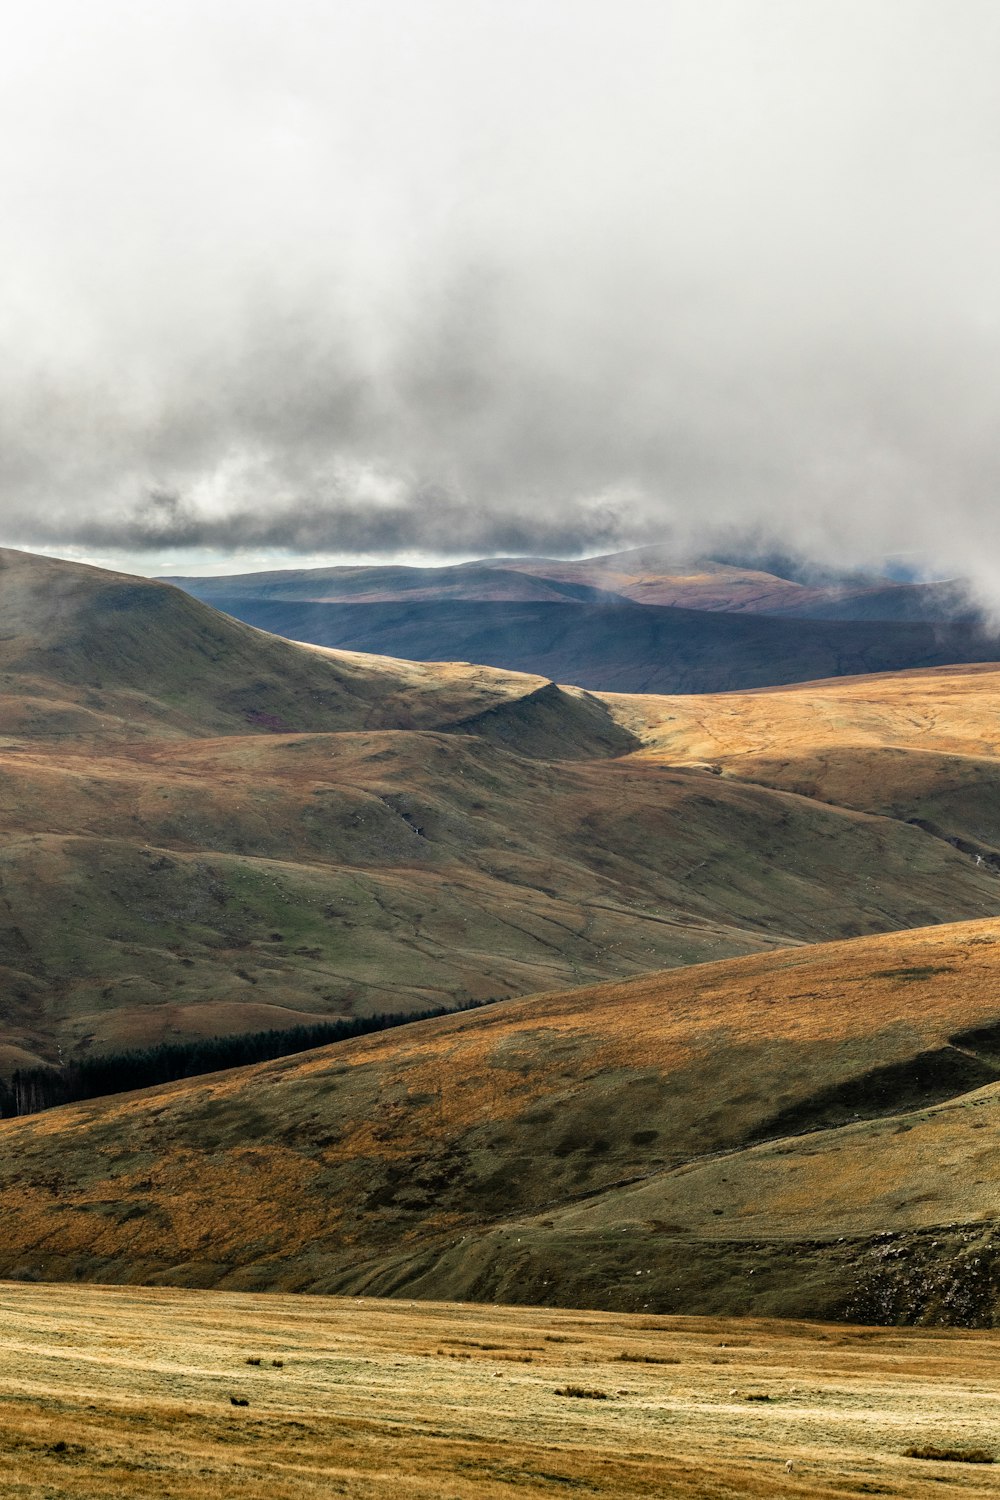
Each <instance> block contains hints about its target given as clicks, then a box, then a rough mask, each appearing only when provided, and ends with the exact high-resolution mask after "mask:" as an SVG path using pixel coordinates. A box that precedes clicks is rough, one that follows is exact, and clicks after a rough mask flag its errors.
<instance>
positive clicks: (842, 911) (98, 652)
mask: <svg viewBox="0 0 1000 1500" xmlns="http://www.w3.org/2000/svg"><path fill="white" fill-rule="evenodd" d="M0 585H2V587H0V827H2V829H3V834H4V838H3V841H2V847H0V890H2V899H0V1023H2V1027H3V1033H2V1046H0V1066H2V1068H3V1069H4V1071H5V1072H9V1071H11V1070H12V1069H13V1068H15V1067H17V1066H19V1065H30V1064H32V1063H37V1062H38V1061H39V1060H42V1061H48V1062H54V1061H56V1060H57V1059H58V1057H59V1055H60V1051H61V1053H62V1055H63V1056H64V1057H65V1056H72V1055H74V1054H76V1055H82V1054H84V1053H86V1052H87V1051H107V1050H122V1049H127V1048H130V1047H131V1048H143V1047H147V1046H150V1045H155V1044H157V1043H159V1042H162V1041H170V1040H173V1039H185V1038H199V1037H205V1036H211V1035H216V1034H221V1035H226V1034H233V1033H239V1032H248V1031H260V1030H267V1029H276V1028H281V1027H293V1026H298V1025H308V1024H311V1023H312V1022H314V1021H315V1020H317V1019H318V1018H324V1017H338V1016H350V1015H362V1016H363V1015H365V1014H370V1013H371V1012H373V1011H374V1012H382V1011H396V1012H403V1013H405V1012H407V1011H411V1012H412V1011H422V1010H427V1009H432V1008H434V1007H436V1006H439V1005H449V1004H460V1003H462V1002H463V1001H466V1000H469V999H490V998H494V997H508V996H511V995H518V994H526V993H531V992H533V991H538V990H543V989H554V988H561V987H564V986H567V985H580V984H586V983H590V982H593V981H596V980H600V979H624V978H628V977H631V976H634V975H636V974H640V973H643V972H646V971H649V970H655V969H661V968H664V967H670V966H675V965H678V964H686V963H691V962H698V961H703V960H706V959H712V958H722V957H726V956H730V955H734V954H739V953H747V952H754V951H768V950H771V949H773V948H775V947H778V946H782V945H786V944H788V943H809V942H815V941H817V940H822V939H826V938H836V937H846V936H852V935H855V934H861V933H870V932H877V931H882V930H886V929H889V928H898V927H913V926H919V925H921V924H925V923H928V922H934V921H940V920H956V919H960V918H968V917H976V916H982V915H987V914H991V913H993V912H994V911H996V910H997V903H998V889H997V885H996V875H995V874H994V872H993V870H992V869H991V868H988V867H984V866H983V865H981V864H978V863H977V861H976V859H975V857H974V856H973V855H972V854H971V853H970V852H968V851H967V850H965V849H963V848H955V847H953V845H952V844H951V843H949V842H948V841H947V840H946V839H944V838H940V837H936V836H934V834H933V833H928V831H927V830H926V829H924V828H918V827H915V826H911V824H909V823H908V822H907V821H906V818H905V817H904V816H903V815H902V814H901V815H900V816H893V815H891V814H890V815H883V810H882V809H881V808H868V807H861V806H856V805H854V804H849V805H844V806H841V805H835V804H834V803H833V802H832V801H830V800H829V799H828V800H826V801H823V800H820V799H819V798H817V797H804V796H802V795H801V794H800V789H799V786H798V784H797V783H796V784H795V785H793V786H791V787H790V788H788V787H785V786H783V785H779V784H778V782H777V780H776V779H775V778H772V781H773V782H774V784H764V783H765V780H766V777H765V776H764V775H763V773H761V775H760V776H758V777H757V778H756V779H755V778H754V776H753V775H750V774H747V775H742V776H741V777H740V778H737V776H736V775H733V776H729V775H720V776H710V775H707V774H706V772H705V769H704V767H703V766H699V764H697V755H692V747H691V745H690V744H688V745H686V746H680V747H678V746H677V745H676V744H675V743H674V741H673V740H671V739H670V737H669V736H668V737H667V739H666V740H664V739H663V736H662V726H663V724H664V723H666V722H667V721H668V719H669V716H670V715H672V714H673V715H677V714H681V715H683V714H684V713H685V712H688V711H689V710H688V709H686V708H685V706H684V704H685V700H664V699H653V700H650V699H643V700H633V699H624V700H617V699H613V698H609V699H607V700H600V699H598V698H595V697H594V696H593V695H590V694H586V693H581V692H579V691H578V690H576V689H572V688H558V687H556V686H555V685H554V684H551V683H545V682H544V681H542V680H541V679H538V678H532V677H518V676H516V675H515V674H511V673H506V672H501V671H495V670H492V669H489V668H480V667H475V666H469V665H467V664H464V665H463V664H461V663H459V664H450V665H449V664H444V665H439V666H427V665H423V666H421V665H416V664H413V663H406V662H398V661H391V660H385V659H379V658H365V657H358V656H353V655H350V654H349V653H330V652H323V651H318V650H315V649H311V648H306V647H301V646H296V645H294V644H292V643H291V642H288V641H281V640H278V639H276V638H275V637H272V636H267V635H264V634H262V633H261V632H258V631H254V630H251V629H250V628H248V627H247V626H244V625H240V624H238V623H237V622H236V621H233V620H228V619H226V618H225V617H224V616H222V615H219V614H217V613H216V612H215V611H214V610H211V609H209V608H207V607H206V606H205V605H203V604H200V603H198V602H197V601H196V600H194V599H192V598H189V597H188V596H186V595H184V594H182V593H181V592H179V591H178V590H176V589H172V588H169V587H166V586H164V585H162V584H156V583H151V582H149V581H147V580H141V579H131V578H128V577H126V576H124V575H118V574H111V573H106V572H103V571H101V570H99V569H94V568H85V567H80V566H77V565H74V564H68V563H62V562H58V561H55V560H53V559H48V558H32V557H30V556H28V555H26V554H23V553H14V552H3V553H0ZM968 681H969V682H970V683H971V684H972V685H973V686H972V689H970V696H975V697H976V702H977V708H976V710H975V711H977V712H979V714H980V715H981V716H983V715H985V716H988V713H989V704H990V702H991V701H992V697H991V695H994V696H995V691H996V687H995V682H994V681H993V679H992V678H990V677H988V676H986V675H983V676H976V674H971V675H970V676H969V678H968ZM977 688H978V690H979V691H978V694H977V693H976V691H975V690H976V689H977ZM780 696H781V695H776V697H777V698H780ZM706 701H707V700H696V707H698V708H699V710H700V708H701V705H703V704H705V703H706ZM714 701H718V702H722V703H723V704H724V703H725V702H726V701H727V700H713V702H714ZM750 701H752V700H750ZM782 701H783V700H782ZM804 701H805V700H803V702H804ZM942 703H943V708H942V713H941V717H940V722H939V723H938V725H937V727H936V729H935V732H934V735H932V736H931V738H932V740H934V742H935V743H937V742H940V744H941V745H942V746H945V747H947V744H948V743H949V741H948V734H949V733H950V730H949V727H948V726H949V718H948V713H949V711H950V710H949V708H948V704H947V702H946V701H945V700H944V699H942ZM806 707H808V705H806ZM708 711H710V706H709V709H706V710H705V712H708ZM719 712H724V710H719ZM970 712H972V710H970ZM735 728H738V724H737V725H735V726H733V731H732V732H734V731H735ZM727 732H731V731H727ZM890 732H894V731H891V730H889V729H887V730H886V733H890ZM658 747H659V748H658ZM695 748H696V747H695ZM671 758H673V759H674V760H675V761H682V762H684V763H683V764H679V765H678V764H670V761H671ZM692 760H694V763H693V764H692V763H691V762H692ZM962 764H963V766H964V765H965V762H963V763H962ZM744 769H745V768H744ZM752 769H753V768H751V770H752ZM963 774H964V773H963ZM955 785H956V787H957V786H958V774H957V773H956V778H955ZM873 813H874V814H875V815H873Z"/></svg>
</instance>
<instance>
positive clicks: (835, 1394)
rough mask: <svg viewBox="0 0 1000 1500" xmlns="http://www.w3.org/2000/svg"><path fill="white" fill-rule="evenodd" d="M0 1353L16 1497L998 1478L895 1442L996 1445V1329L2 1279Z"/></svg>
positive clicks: (850, 1487) (954, 1488)
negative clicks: (580, 1393)
mask: <svg viewBox="0 0 1000 1500" xmlns="http://www.w3.org/2000/svg"><path fill="white" fill-rule="evenodd" d="M0 1356H2V1365H0V1463H2V1469H0V1495H3V1496H4V1497H7V1496H11V1497H13V1496H18V1497H23V1500H43V1497H44V1500H55V1497H58V1500H119V1497H121V1500H128V1497H132V1496H134V1497H143V1500H146V1497H152V1496H156V1497H157V1500H204V1497H205V1496H211V1497H213V1500H215V1497H236V1496H240V1497H243V1500H312V1497H316V1500H321V1497H322V1500H326V1497H328V1496H333V1495H341V1496H347V1497H350V1500H400V1497H404V1496H405V1497H407V1500H410V1497H413V1500H420V1497H426V1500H502V1497H505V1496H510V1495H516V1496H518V1497H525V1500H527V1497H532V1500H535V1497H537V1500H542V1497H553V1496H561V1495H566V1494H580V1495H593V1496H601V1497H607V1500H624V1497H629V1500H632V1497H635V1496H639V1495H643V1496H656V1497H664V1500H666V1497H677V1500H736V1497H754V1500H772V1497H775V1496H783V1495H787V1496H790V1497H791V1496H795V1497H797V1496H810V1497H828V1500H834V1497H836V1500H840V1497H843V1496H851V1495H857V1496H861V1495H885V1496H898V1497H914V1500H916V1497H923V1496H931V1495H933V1496H938V1497H948V1496H965V1495H968V1496H975V1495H982V1496H985V1495H990V1494H995V1493H996V1485H997V1470H996V1468H995V1467H993V1466H991V1465H987V1464H972V1463H966V1462H959V1461H935V1460H931V1461H928V1460H922V1459H914V1458H907V1457H904V1453H905V1451H906V1449H907V1448H910V1447H921V1446H937V1447H939V1448H945V1449H957V1450H965V1451H968V1450H976V1449H979V1450H984V1451H986V1452H987V1453H988V1454H990V1455H995V1456H997V1457H998V1458H1000V1438H998V1431H997V1420H996V1417H997V1399H998V1398H997V1385H998V1378H1000V1335H994V1334H992V1333H967V1332H964V1333H955V1332H948V1333H944V1332H936V1333H927V1332H923V1331H921V1332H915V1331H900V1330H895V1329H893V1330H872V1329H864V1328H857V1327H850V1326H845V1327H839V1328H830V1327H823V1326H821V1325H818V1324H808V1323H780V1322H771V1321H764V1320H753V1321H747V1322H744V1323H741V1324H739V1325H736V1326H735V1327H734V1325H733V1324H731V1323H726V1322H723V1321H719V1320H713V1319H702V1318H653V1317H648V1316H645V1317H635V1316H632V1317H629V1316H625V1315H621V1314H617V1315H615V1314H606V1313H593V1312H561V1311H553V1310H548V1309H546V1310H541V1309H537V1308H518V1309H514V1308H505V1307H489V1308H484V1307H470V1306H467V1305H465V1306H463V1305H458V1304H448V1303H439V1304H429V1303H420V1302H408V1303H386V1302H379V1301H372V1300H368V1299H361V1298H350V1299H341V1298H305V1299H303V1298H295V1297H288V1296H267V1297H264V1296H252V1295H243V1296H240V1295H227V1294H219V1293H204V1292H188V1293H181V1292H177V1291H167V1290H163V1289H149V1288H142V1289H140V1288H116V1289H111V1288H94V1287H79V1286H43V1285H35V1286H14V1285H11V1284H3V1285H0ZM248 1360H253V1361H259V1363H253V1364H250V1363H248ZM276 1361H277V1362H279V1363H275V1362H276ZM567 1387H578V1388H583V1389H585V1390H589V1391H602V1392H604V1393H605V1395H606V1397H607V1399H604V1400H600V1399H593V1398H588V1397H582V1398H577V1397H568V1396H561V1395H559V1394H557V1393H558V1392H559V1391H560V1390H564V1389H566V1388H567ZM234 1396H235V1397H236V1398H237V1399H238V1400H242V1401H245V1402H246V1403H247V1404H246V1405H245V1406H234V1405H233V1404H232V1401H231V1398H232V1397H234ZM789 1462H790V1463H791V1464H792V1468H791V1470H789V1469H788V1468H787V1467H786V1466H787V1465H788V1464H789Z"/></svg>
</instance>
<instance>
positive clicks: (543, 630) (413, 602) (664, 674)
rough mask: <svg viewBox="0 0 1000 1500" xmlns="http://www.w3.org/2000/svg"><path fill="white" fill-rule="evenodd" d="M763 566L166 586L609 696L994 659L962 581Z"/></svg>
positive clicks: (628, 566)
mask: <svg viewBox="0 0 1000 1500" xmlns="http://www.w3.org/2000/svg"><path fill="white" fill-rule="evenodd" d="M769 561H770V563H771V566H772V567H773V568H775V569H778V568H781V569H782V570H783V571H782V572H777V571H775V572H768V571H765V569H764V568H763V566H746V565H742V566H741V565H740V564H738V563H736V562H735V561H729V562H717V561H715V560H713V559H710V558H700V559H697V560H694V561H691V562H686V563H685V562H680V563H679V562H678V561H677V560H676V558H675V557H673V556H671V554H670V553H669V551H667V550H666V549H663V548H641V549H638V550H635V551H627V552H621V553H613V554H610V555H606V556H601V557H594V558H587V559H584V560H583V561H562V560H558V559H553V558H532V557H526V558H497V559H492V560H488V561H481V562H477V563H465V564H459V565H456V566H453V567H450V568H401V567H381V568H373V567H367V568H363V567H358V568H316V569H301V570H296V569H286V570H282V571H279V572H272V573H260V574H249V575H236V576H222V577H217V578H177V579H174V580H173V582H175V583H177V584H179V585H180V586H181V587H183V588H185V589H186V590H188V591H189V592H190V593H192V594H194V595H195V596H196V597H197V598H199V599H202V600H205V601H207V602H209V603H211V604H213V605H215V606H216V607H217V608H219V609H222V610H225V611H226V612H227V613H228V614H231V615H234V616H235V617H236V618H237V619H240V620H245V621H247V622H248V623H249V624H252V625H256V626H258V627H259V628H261V629H263V630H268V631H273V632H275V633H276V634H278V635H284V636H288V637H290V638H291V639H293V640H300V641H310V642H313V643H314V644H316V645H321V646H328V647H339V648H343V649H347V650H354V651H367V652H374V653H382V654H387V655H390V656H401V657H407V658H411V659H413V660H417V661H422V660H427V661H480V662H487V663H489V664H491V665H493V666H499V667H505V668H508V669H511V670H515V671H522V672H537V673H541V674H542V675H544V676H546V677H552V678H554V679H555V680H557V681H559V682H573V683H576V684H578V685H579V686H581V687H586V688H590V689H594V690H600V691H607V692H654V693H678V692H681V693H686V692H719V691H730V690H732V689H734V688H750V687H768V686H776V685H779V684H781V683H787V682H803V681H807V680H809V679H810V678H821V677H837V676H844V675H845V674H851V673H863V672H883V671H894V670H900V669H905V668H908V667H916V666H939V665H944V664H946V663H949V662H962V661H968V662H973V661H990V660H993V659H995V658H996V657H997V656H1000V640H998V639H997V638H996V637H995V635H993V634H992V632H991V631H990V629H989V627H988V625H987V624H986V622H985V621H984V620H983V619H982V617H981V616H980V614H979V612H978V611H977V610H976V608H975V607H974V605H973V604H972V603H971V602H970V599H969V596H968V593H967V591H966V590H964V589H962V588H960V587H959V586H957V585H955V584H948V583H942V584H914V583H896V582H892V581H890V580H888V579H886V578H885V577H880V576H878V575H877V574H875V575H873V574H861V575H859V574H857V573H854V572H851V573H836V572H834V571H832V570H830V569H826V570H822V571H820V570H810V569H808V568H804V567H803V566H802V565H801V564H798V565H796V564H795V563H793V562H791V561H790V560H789V559H781V558H771V559H769Z"/></svg>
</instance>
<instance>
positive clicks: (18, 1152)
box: [0, 920, 1000, 1323]
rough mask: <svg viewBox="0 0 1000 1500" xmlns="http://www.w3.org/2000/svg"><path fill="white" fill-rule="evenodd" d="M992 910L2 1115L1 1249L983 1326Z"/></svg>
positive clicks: (992, 1223)
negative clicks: (39, 1111)
mask: <svg viewBox="0 0 1000 1500" xmlns="http://www.w3.org/2000/svg"><path fill="white" fill-rule="evenodd" d="M998 949H1000V921H997V920H990V921H986V922H978V923H969V924H956V925H952V926H945V927H938V928H933V929H925V930H922V931H916V932H908V933H903V934H890V935H883V936H879V937H874V938H861V939H856V940H853V941H849V942H842V943H836V944H820V945H816V946H814V947H810V948H807V949H802V948H800V949H792V950H788V949H786V950H782V951H780V952H776V953H771V954H766V955H758V956H754V957H749V958H743V959H737V960H729V961H726V962H722V963H713V964H707V965H698V966H695V967H691V968H687V969H683V970H678V971H675V972H673V973H671V974H660V975H650V976H647V977H645V978H642V979H637V980H633V981H629V982H627V983H625V984H614V985H603V986H599V987H597V988H593V989H587V990H583V991H580V990H576V991H569V992H560V993H555V994H552V993H550V994H545V995H540V996H537V997H532V998H529V999H525V1000H519V1001H511V1002H508V1003H507V1004H505V1005H503V1006H498V1007H492V1008H490V1009H488V1010H485V1011H480V1012H476V1013H473V1014H467V1015H464V1016H461V1017H450V1018H446V1019H442V1020H437V1021H428V1022H422V1023H419V1024H416V1025H414V1026H411V1027H409V1028H406V1029H405V1031H402V1032H400V1031H396V1032H394V1033H391V1034H383V1035H381V1036H378V1037H374V1038H365V1039H362V1040H358V1041H355V1042H347V1043H342V1044H339V1045H337V1046H333V1047H329V1048H324V1049H321V1050H319V1051H316V1052H313V1053H310V1054H306V1055H304V1056H300V1057H296V1058H286V1059H283V1060H281V1061H278V1062H273V1063H268V1064H262V1065H259V1066H257V1067H254V1068H250V1069H239V1070H235V1071H232V1072H230V1073H227V1074H218V1075H215V1076H213V1077H210V1078H203V1079H198V1080H194V1081H188V1082H186V1083H182V1084H174V1085H169V1086H165V1087H162V1088H160V1089H156V1090H151V1091H147V1092H146V1093H144V1094H136V1095H131V1096H124V1097H118V1098H115V1099H111V1100H104V1101H96V1102H93V1103H90V1104H86V1105H76V1106H69V1107H65V1108H63V1109H60V1110H54V1111H51V1112H49V1113H48V1114H44V1115H39V1116H33V1117H26V1118H23V1119H20V1120H13V1121H8V1122H5V1124H4V1126H3V1131H4V1135H5V1144H6V1147H7V1149H6V1151H5V1152H4V1154H3V1159H2V1162H0V1192H2V1201H3V1203H4V1205H5V1207H6V1209H7V1218H6V1224H7V1229H6V1231H5V1235H4V1242H3V1245H2V1247H0V1273H2V1274H4V1275H8V1276H10V1275H14V1276H18V1275H20V1276H25V1275H32V1276H36V1275H37V1276H41V1277H44V1278H52V1279H75V1278H84V1279H97V1280H102V1279H104V1280H135V1279H141V1280H144V1281H153V1282H157V1283H167V1284H172V1285H181V1286H219V1287H227V1288H230V1289H243V1290H251V1289H267V1288H273V1289H278V1288H280V1289H290V1290H313V1291H341V1292H350V1293H355V1294H356V1293H359V1292H369V1293H371V1292H374V1293H377V1294H381V1295H405V1296H425V1297H432V1298H460V1299H467V1300H498V1301H506V1302H521V1303H532V1304H545V1303H550V1304H557V1305H564V1306H565V1305H576V1306H591V1307H610V1308H617V1309H621V1310H635V1311H642V1310H644V1309H645V1310H648V1311H654V1312H658V1313H662V1312H676V1311H684V1312H706V1313H707V1312H714V1313H718V1314H733V1313H741V1314H742V1313H755V1314H756V1313H766V1314H768V1315H784V1316H821V1317H845V1316H846V1317H851V1318H855V1319H861V1318H864V1319H865V1320H866V1321H872V1322H877V1321H896V1320H900V1321H928V1322H941V1323H948V1322H966V1323H969V1322H971V1323H989V1322H992V1321H993V1320H994V1319H995V1317H996V1316H997V1311H998V1303H1000V1283H998V1282H997V1280H996V1275H995V1271H994V1266H995V1256H996V1251H997V1245H998V1240H997V1223H998V1219H1000V1180H998V1178H997V1174H996V1153H995V1145H994V1142H995V1137H996V1123H997V1121H996V1118H995V1117H996V1116H997V1111H998V1110H1000V998H998V992H997V987H996V974H997V954H998Z"/></svg>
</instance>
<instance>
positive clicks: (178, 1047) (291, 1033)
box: [0, 1000, 495, 1119]
mask: <svg viewBox="0 0 1000 1500" xmlns="http://www.w3.org/2000/svg"><path fill="white" fill-rule="evenodd" d="M494 1003H495V1002H494V1001H492V1000H467V1001H465V1002H463V1003H462V1004H461V1005H457V1006H448V1005H438V1006H435V1007H434V1008H433V1009H431V1010H422V1011H417V1012H411V1013H410V1014H408V1015H400V1014H399V1013H398V1012H382V1013H380V1014H378V1015H373V1016H351V1017H349V1018H344V1019H342V1020H337V1021H316V1022H313V1023H312V1024H311V1025H307V1026H289V1027H286V1028H284V1029H279V1028H275V1029H274V1030H271V1031H252V1032H248V1033H246V1034H245V1035H242V1036H212V1037H205V1038H202V1039H200V1040H198V1041H191V1042H159V1043H157V1044H156V1046H153V1047H143V1048H137V1049H136V1050H134V1051H127V1052H103V1053H100V1054H98V1055H97V1056H95V1057H80V1058H74V1059H73V1060H72V1061H71V1062H68V1063H65V1064H64V1065H63V1066H61V1067H54V1066H50V1067H46V1066H44V1065H43V1066H40V1067H37V1068H18V1069H17V1071H16V1072H15V1073H14V1074H13V1075H12V1077H11V1079H10V1081H9V1082H7V1081H6V1080H2V1079H0V1117H3V1118H4V1119H9V1118H11V1117H12V1116H15V1115H33V1114H37V1113H38V1112H39V1110H43V1109H52V1108H53V1107H54V1106H55V1105H57V1104H72V1103H74V1102H76V1101H78V1100H81V1099H99V1098H103V1097H104V1095H106V1094H124V1093H128V1092H129V1091H130V1090H131V1089H148V1088H153V1087H155V1085H156V1084H158V1083H174V1082H176V1081H177V1079H179V1078H195V1077H197V1075H198V1074H200V1073H219V1072H221V1071H222V1070H223V1069H225V1068H242V1067H245V1066H246V1065H247V1064H248V1063H257V1062H268V1061H269V1060H270V1059H271V1058H275V1057H288V1056H290V1055H291V1054H292V1053H294V1052H308V1051H309V1050H310V1049H311V1048H313V1047H325V1046H328V1045H329V1043H330V1042H345V1041H348V1040H349V1039H350V1038H351V1037H356V1036H367V1035H368V1034H369V1033H371V1032H374V1031H387V1030H389V1029H390V1028H392V1027H394V1026H408V1025H410V1024H411V1023H412V1022H414V1021H432V1020H434V1019H435V1018H436V1017H438V1016H450V1015H454V1014H456V1012H458V1011H466V1010H477V1009H479V1007H480V1006H483V1005H492V1004H494Z"/></svg>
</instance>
